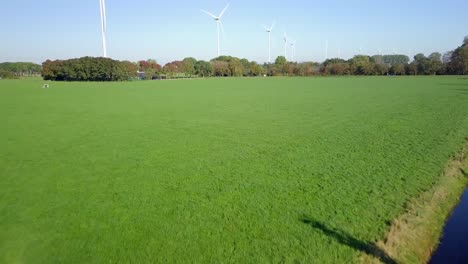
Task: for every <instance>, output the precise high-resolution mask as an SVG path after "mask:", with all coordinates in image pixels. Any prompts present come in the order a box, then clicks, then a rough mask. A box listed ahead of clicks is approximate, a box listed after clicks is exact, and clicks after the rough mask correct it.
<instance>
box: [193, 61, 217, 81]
mask: <svg viewBox="0 0 468 264" xmlns="http://www.w3.org/2000/svg"><path fill="white" fill-rule="evenodd" d="M195 73H196V74H197V75H198V76H201V77H203V78H204V77H209V76H211V74H213V67H211V64H210V63H209V62H207V61H197V62H196V63H195Z"/></svg>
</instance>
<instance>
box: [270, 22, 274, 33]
mask: <svg viewBox="0 0 468 264" xmlns="http://www.w3.org/2000/svg"><path fill="white" fill-rule="evenodd" d="M274 28H275V22H273V24H272V25H271V28H270V31H272V30H273V29H274Z"/></svg>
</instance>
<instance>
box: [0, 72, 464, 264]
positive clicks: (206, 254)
mask: <svg viewBox="0 0 468 264" xmlns="http://www.w3.org/2000/svg"><path fill="white" fill-rule="evenodd" d="M43 83H44V82H43V81H40V80H11V81H9V80H0V121H1V129H0V227H1V228H0V262H2V263H17V262H25V263H31V262H34V263H56V262H65V263H71V262H73V263H92V262H95V263H103V262H122V263H128V262H137V263H145V262H146V263H148V262H160V263H175V262H197V263H225V262H227V263H235V262H242V263H244V262H249V263H261V262H275V263H277V262H287V263H291V262H295V261H297V262H301V263H310V262H311V260H313V261H314V262H317V263H331V262H353V261H355V260H356V259H357V258H358V257H359V256H360V254H362V252H363V251H366V247H367V245H369V243H372V242H375V241H377V240H379V239H382V238H383V237H384V235H385V233H386V232H387V231H388V228H389V223H391V221H392V220H393V219H395V218H396V217H397V216H398V215H400V214H401V213H402V212H403V210H404V207H405V204H406V203H407V202H408V201H409V200H410V199H412V198H415V197H417V196H418V194H420V193H421V192H423V191H425V190H427V189H428V188H430V187H431V186H432V185H433V184H434V183H435V182H436V181H437V180H438V178H439V176H440V174H441V172H442V170H443V168H444V165H445V164H446V162H447V160H448V159H449V158H450V156H451V155H452V154H453V153H455V152H456V151H457V150H459V149H460V148H461V146H462V144H463V142H464V138H465V137H467V136H468V107H467V105H468V80H467V79H463V78H461V77H363V78H355V77H341V78H242V79H241V78H238V79H235V78H232V79H231V78H226V79H216V78H214V79H209V80H201V79H200V80H179V81H147V82H120V83H96V82H83V83H74V82H71V83H66V82H51V83H50V88H49V89H41V86H42V84H43Z"/></svg>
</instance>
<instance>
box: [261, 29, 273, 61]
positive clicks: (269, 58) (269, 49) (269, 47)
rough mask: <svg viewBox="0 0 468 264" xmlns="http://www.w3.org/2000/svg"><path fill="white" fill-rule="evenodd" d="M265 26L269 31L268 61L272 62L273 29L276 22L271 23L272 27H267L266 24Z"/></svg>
mask: <svg viewBox="0 0 468 264" xmlns="http://www.w3.org/2000/svg"><path fill="white" fill-rule="evenodd" d="M263 27H264V28H265V31H266V32H267V33H268V63H271V31H272V30H273V28H274V27H275V23H273V24H272V25H271V27H269V28H267V27H266V26H263Z"/></svg>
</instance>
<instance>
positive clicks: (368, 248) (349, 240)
mask: <svg viewBox="0 0 468 264" xmlns="http://www.w3.org/2000/svg"><path fill="white" fill-rule="evenodd" d="M300 220H301V222H303V223H304V224H307V225H309V226H311V227H312V228H314V229H317V230H319V231H320V232H322V233H324V234H325V235H327V236H329V237H331V238H333V239H334V240H336V241H337V242H339V243H340V244H342V245H345V246H348V247H351V248H353V249H355V250H359V251H361V252H364V253H366V254H368V255H371V256H374V257H375V258H377V259H379V260H380V261H381V262H382V263H385V264H397V262H396V261H395V260H394V259H392V258H391V257H390V256H389V255H387V253H385V252H384V251H383V250H381V249H380V248H378V247H377V246H376V245H375V244H374V243H372V242H367V241H361V240H359V239H356V238H354V237H353V236H351V235H350V234H348V233H346V232H344V231H342V230H336V229H332V228H329V227H327V226H326V225H325V224H323V223H321V222H319V221H316V220H313V219H311V218H309V217H302V218H301V219H300Z"/></svg>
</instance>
